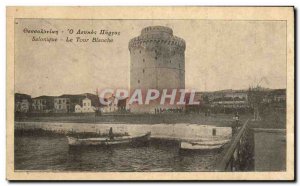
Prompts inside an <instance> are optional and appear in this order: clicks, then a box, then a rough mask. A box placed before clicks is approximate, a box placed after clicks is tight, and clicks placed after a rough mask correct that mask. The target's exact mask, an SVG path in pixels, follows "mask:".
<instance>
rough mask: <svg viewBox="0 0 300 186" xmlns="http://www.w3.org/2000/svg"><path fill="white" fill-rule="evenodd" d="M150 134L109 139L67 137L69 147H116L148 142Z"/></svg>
mask: <svg viewBox="0 0 300 186" xmlns="http://www.w3.org/2000/svg"><path fill="white" fill-rule="evenodd" d="M150 135H151V132H148V133H146V134H143V135H137V136H123V137H114V138H113V139H109V138H75V137H70V136H67V138H68V143H69V145H70V146H116V145H138V144H143V143H146V142H149V140H150Z"/></svg>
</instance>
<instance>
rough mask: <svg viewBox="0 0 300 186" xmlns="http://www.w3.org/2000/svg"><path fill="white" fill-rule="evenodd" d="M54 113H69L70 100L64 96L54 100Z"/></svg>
mask: <svg viewBox="0 0 300 186" xmlns="http://www.w3.org/2000/svg"><path fill="white" fill-rule="evenodd" d="M54 112H56V113H68V112H71V106H70V98H69V97H66V96H64V95H62V96H59V97H56V98H54Z"/></svg>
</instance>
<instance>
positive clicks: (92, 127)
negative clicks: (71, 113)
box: [15, 122, 232, 140]
mask: <svg viewBox="0 0 300 186" xmlns="http://www.w3.org/2000/svg"><path fill="white" fill-rule="evenodd" d="M110 127H112V128H113V131H114V132H115V133H125V132H127V133H128V134H129V135H138V134H144V133H146V132H151V137H152V138H161V139H172V140H201V139H210V138H211V139H228V138H231V136H232V134H231V132H232V131H231V128H230V127H217V126H213V125H205V124H203V125H202V124H184V123H182V124H150V125H149V124H130V125H126V124H108V123H107V124H105V123H103V124H91V123H61V122H51V123H49V122H15V130H16V129H24V130H26V129H43V130H49V131H55V132H59V133H68V132H96V133H108V131H109V129H110Z"/></svg>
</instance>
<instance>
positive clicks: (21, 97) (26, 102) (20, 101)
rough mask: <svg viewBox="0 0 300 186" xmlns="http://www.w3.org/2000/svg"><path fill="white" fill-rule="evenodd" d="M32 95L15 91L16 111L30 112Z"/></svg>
mask: <svg viewBox="0 0 300 186" xmlns="http://www.w3.org/2000/svg"><path fill="white" fill-rule="evenodd" d="M30 104H31V96H30V95H27V94H20V93H15V112H21V113H28V112H30Z"/></svg>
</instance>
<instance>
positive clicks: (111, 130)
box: [108, 127, 114, 140]
mask: <svg viewBox="0 0 300 186" xmlns="http://www.w3.org/2000/svg"><path fill="white" fill-rule="evenodd" d="M108 137H109V139H110V140H113V139H114V133H113V129H112V127H110V129H109V132H108Z"/></svg>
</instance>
